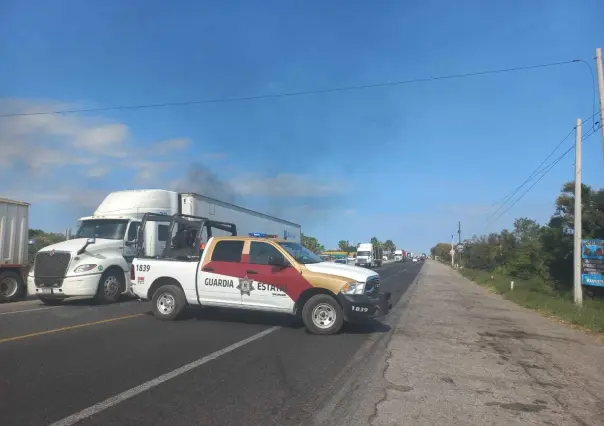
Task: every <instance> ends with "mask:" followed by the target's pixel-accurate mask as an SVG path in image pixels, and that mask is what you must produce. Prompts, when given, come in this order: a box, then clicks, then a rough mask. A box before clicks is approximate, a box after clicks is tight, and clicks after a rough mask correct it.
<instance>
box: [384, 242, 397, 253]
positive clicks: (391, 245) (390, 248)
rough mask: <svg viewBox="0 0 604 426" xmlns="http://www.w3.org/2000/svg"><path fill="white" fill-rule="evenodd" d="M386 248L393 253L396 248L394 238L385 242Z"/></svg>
mask: <svg viewBox="0 0 604 426" xmlns="http://www.w3.org/2000/svg"><path fill="white" fill-rule="evenodd" d="M384 250H386V251H389V252H390V253H392V252H393V251H394V250H396V245H395V244H394V243H393V242H392V240H386V241H385V242H384Z"/></svg>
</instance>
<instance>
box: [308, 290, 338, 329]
mask: <svg viewBox="0 0 604 426" xmlns="http://www.w3.org/2000/svg"><path fill="white" fill-rule="evenodd" d="M302 320H303V321H304V325H305V326H306V328H307V329H308V331H310V332H311V333H313V334H335V333H337V332H338V331H340V329H341V328H342V325H343V324H344V312H343V311H342V308H341V307H340V304H339V303H338V301H337V300H336V299H335V298H333V297H332V296H330V295H328V294H315V295H314V296H313V297H311V298H310V299H308V301H307V302H306V303H305V304H304V307H303V308H302Z"/></svg>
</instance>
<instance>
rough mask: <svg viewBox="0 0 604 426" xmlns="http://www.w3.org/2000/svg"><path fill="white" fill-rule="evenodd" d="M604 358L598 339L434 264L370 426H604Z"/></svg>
mask: <svg viewBox="0 0 604 426" xmlns="http://www.w3.org/2000/svg"><path fill="white" fill-rule="evenodd" d="M603 355H604V348H603V347H602V345H601V343H600V342H599V341H598V340H596V339H594V338H593V337H591V336H589V335H587V334H585V333H582V332H581V331H578V330H573V329H569V328H566V327H562V326H559V325H558V324H555V323H552V322H550V321H548V320H547V319H545V318H543V317H541V316H540V315H539V314H538V313H535V312H532V311H529V310H527V309H524V308H522V307H519V306H517V305H515V304H514V303H512V302H509V301H507V300H505V299H503V298H501V297H499V296H497V295H494V294H490V293H489V292H487V291H486V290H484V289H483V288H481V287H479V286H478V285H476V284H474V283H472V282H470V281H468V280H466V279H465V278H463V277H461V276H460V275H459V274H457V273H456V272H455V271H453V270H451V268H449V267H447V266H445V265H441V264H439V263H437V262H434V261H428V262H427V263H426V265H425V266H424V268H423V270H422V276H421V282H420V285H418V286H417V289H416V291H415V292H414V293H413V294H412V296H411V300H410V301H409V307H408V308H407V309H406V310H405V313H404V315H403V316H402V317H401V319H400V322H399V324H398V326H397V328H396V330H395V331H394V333H393V335H392V338H391V339H390V342H389V343H388V347H387V348H386V352H385V360H384V364H385V367H384V369H383V374H381V377H379V376H378V377H374V379H373V381H374V382H377V383H381V384H380V386H381V387H382V398H381V400H380V401H378V403H377V404H375V405H374V407H375V412H374V414H373V415H372V416H371V417H370V418H369V419H367V418H365V419H364V420H365V424H367V420H369V423H370V424H372V425H384V424H405V425H413V424H417V425H425V424H426V425H428V424H429V425H441V424H447V425H450V424H497V425H498V424H502V425H503V424H505V425H509V424H529V423H535V424H552V425H574V424H577V425H586V424H589V425H596V424H604V421H603V420H602V419H603V415H604V412H603V411H604V405H603V402H602V395H604V356H603ZM372 402H373V401H368V402H366V403H365V405H368V404H369V403H372ZM359 424H360V423H359Z"/></svg>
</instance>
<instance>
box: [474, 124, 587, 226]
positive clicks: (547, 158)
mask: <svg viewBox="0 0 604 426" xmlns="http://www.w3.org/2000/svg"><path fill="white" fill-rule="evenodd" d="M574 131H575V128H574V127H573V128H572V130H571V131H570V132H568V134H567V135H566V136H565V137H564V139H562V140H561V141H560V142H559V143H558V145H556V147H555V148H554V149H553V150H552V151H551V152H550V153H549V155H548V156H547V157H545V159H544V160H543V161H542V162H541V163H540V164H539V165H538V166H537V168H536V169H535V170H533V173H531V174H530V176H529V177H528V178H526V180H525V181H524V182H522V183H521V184H520V185H518V186H517V187H516V189H514V190H513V191H512V192H511V193H509V194H508V195H507V196H506V197H505V200H503V202H502V203H501V205H500V206H499V208H498V209H497V210H495V211H494V212H493V213H491V215H490V216H489V217H487V218H486V219H485V223H486V222H488V221H489V219H491V218H492V217H493V216H495V215H496V214H497V212H499V211H500V210H501V209H502V208H503V207H504V206H505V205H506V204H507V203H508V202H509V201H510V199H511V198H512V197H513V196H514V195H516V194H517V193H518V191H520V190H521V189H522V187H523V186H524V185H526V184H527V183H529V182H530V181H531V180H533V179H534V178H535V177H536V176H537V175H538V174H539V170H540V169H541V167H542V166H543V165H544V164H545V162H546V161H547V160H549V158H550V157H551V156H552V155H554V153H555V152H556V151H557V150H558V148H560V146H561V145H562V144H563V143H564V142H565V141H566V140H567V139H568V138H569V137H570V136H571V135H572V134H573V132H574Z"/></svg>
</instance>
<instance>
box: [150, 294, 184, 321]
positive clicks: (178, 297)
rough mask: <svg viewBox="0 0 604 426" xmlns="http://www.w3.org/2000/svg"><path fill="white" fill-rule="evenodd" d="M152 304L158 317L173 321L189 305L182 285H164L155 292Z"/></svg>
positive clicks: (154, 313)
mask: <svg viewBox="0 0 604 426" xmlns="http://www.w3.org/2000/svg"><path fill="white" fill-rule="evenodd" d="M151 306H152V309H153V315H154V316H155V317H156V318H158V319H160V320H164V321H173V320H175V319H176V318H177V317H178V316H179V315H180V314H181V312H182V311H183V310H184V309H185V307H186V306H187V299H186V297H185V293H184V292H183V291H182V289H181V288H180V287H177V286H175V285H164V286H162V287H160V288H159V289H158V290H157V291H156V292H155V293H154V294H153V299H152V302H151Z"/></svg>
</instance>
